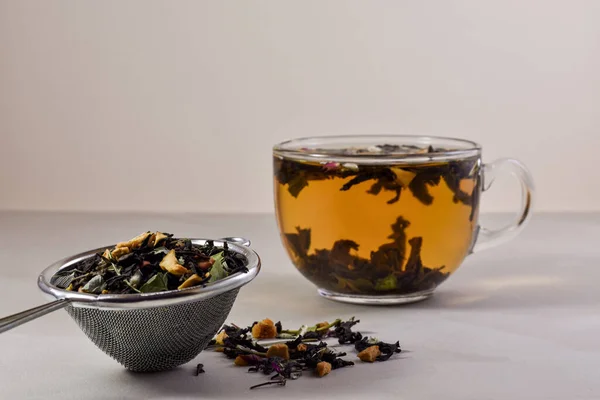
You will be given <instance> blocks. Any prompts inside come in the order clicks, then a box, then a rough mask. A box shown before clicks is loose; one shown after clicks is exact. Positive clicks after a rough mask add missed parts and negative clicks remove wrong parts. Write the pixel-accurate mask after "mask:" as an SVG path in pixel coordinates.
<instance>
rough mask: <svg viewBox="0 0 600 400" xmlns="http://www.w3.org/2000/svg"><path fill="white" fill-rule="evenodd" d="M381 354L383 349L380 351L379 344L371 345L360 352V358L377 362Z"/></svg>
mask: <svg viewBox="0 0 600 400" xmlns="http://www.w3.org/2000/svg"><path fill="white" fill-rule="evenodd" d="M380 354H381V351H379V346H371V347H367V348H366V349H364V350H363V351H361V352H360V353H358V358H360V360H361V361H364V362H371V363H372V362H375V360H376V359H377V357H379V355H380Z"/></svg>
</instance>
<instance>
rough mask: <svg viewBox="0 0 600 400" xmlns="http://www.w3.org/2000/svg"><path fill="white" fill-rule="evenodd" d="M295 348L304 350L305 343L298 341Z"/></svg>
mask: <svg viewBox="0 0 600 400" xmlns="http://www.w3.org/2000/svg"><path fill="white" fill-rule="evenodd" d="M296 350H298V351H306V345H305V344H304V343H300V344H299V345H298V346H296Z"/></svg>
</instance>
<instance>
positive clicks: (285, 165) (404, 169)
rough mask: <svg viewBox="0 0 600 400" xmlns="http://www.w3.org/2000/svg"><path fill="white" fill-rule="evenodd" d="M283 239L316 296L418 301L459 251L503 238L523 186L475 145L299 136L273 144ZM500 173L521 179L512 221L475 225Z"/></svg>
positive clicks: (522, 220) (507, 162)
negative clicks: (483, 199) (483, 157)
mask: <svg viewBox="0 0 600 400" xmlns="http://www.w3.org/2000/svg"><path fill="white" fill-rule="evenodd" d="M273 163H274V164H273V167H274V195H275V211H276V216H277V223H278V227H279V231H280V236H281V240H282V242H283V245H284V247H285V249H286V251H287V253H288V255H289V257H290V259H291V261H292V263H293V264H294V265H295V267H296V268H297V269H298V271H300V273H301V274H302V275H303V276H304V277H306V278H307V279H308V280H310V281H311V282H312V283H314V284H315V285H316V286H317V288H318V292H319V294H321V295H322V296H324V297H326V298H329V299H333V300H339V301H344V302H350V303H360V304H394V303H410V302H415V301H419V300H423V299H426V298H428V297H429V296H431V295H432V293H433V292H434V290H435V289H436V287H437V286H439V285H440V284H441V283H442V282H444V281H445V280H446V279H447V278H448V277H449V276H450V275H451V274H452V273H453V272H454V271H456V270H457V269H458V267H459V266H460V265H461V263H462V262H463V260H464V259H465V257H466V256H468V255H469V254H471V253H473V252H476V251H479V250H482V249H485V248H488V247H491V246H495V245H498V244H500V243H502V242H504V241H505V240H508V239H511V238H513V237H514V236H515V235H517V234H518V233H519V232H520V231H521V230H522V229H523V227H524V226H525V224H526V223H527V221H528V220H529V218H530V216H531V205H532V197H533V183H532V178H531V175H530V173H529V172H528V171H527V169H526V167H525V166H524V165H523V164H521V163H520V162H519V161H517V160H514V159H500V160H497V161H494V162H492V163H490V164H484V163H483V162H482V160H481V146H479V145H478V144H477V143H474V142H471V141H467V140H462V139H451V138H441V137H424V136H407V135H392V136H330V137H312V138H300V139H295V140H290V141H286V142H283V143H279V144H277V145H275V146H274V148H273ZM501 173H508V174H511V175H513V176H515V177H516V178H517V179H518V180H519V182H520V184H521V198H522V202H521V208H520V210H519V211H518V217H517V218H516V220H515V221H514V222H512V223H511V224H509V225H507V226H505V227H504V228H502V229H498V230H489V229H486V228H484V227H482V226H480V225H479V222H478V220H479V203H480V199H481V193H482V192H484V191H486V190H488V189H489V187H490V186H491V184H492V183H493V181H494V179H495V177H496V176H497V175H498V174H501Z"/></svg>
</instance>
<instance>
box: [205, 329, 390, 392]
mask: <svg viewBox="0 0 600 400" xmlns="http://www.w3.org/2000/svg"><path fill="white" fill-rule="evenodd" d="M264 321H267V320H264ZM268 321H270V320H268ZM359 322H360V321H359V320H356V319H354V317H352V318H351V319H349V320H347V321H342V320H341V319H336V320H335V321H333V322H331V323H328V322H321V323H318V324H315V325H313V326H309V327H307V326H305V325H303V326H301V327H300V328H299V329H283V327H281V328H280V329H278V335H277V337H276V340H278V341H279V343H275V344H272V345H271V347H270V348H269V349H267V348H265V347H263V346H261V345H260V344H259V343H258V342H257V340H256V339H257V338H256V337H253V336H252V335H251V334H250V332H251V331H252V327H253V326H254V325H256V324H257V323H259V322H255V323H254V324H252V326H249V327H246V328H240V327H238V326H237V325H234V324H231V325H224V326H223V328H222V329H221V330H220V332H219V333H218V335H217V336H216V337H215V338H214V339H213V340H212V341H211V344H210V346H212V347H214V348H215V350H217V351H221V352H222V353H223V354H224V355H225V356H226V357H228V358H231V359H235V361H234V364H235V365H238V366H248V367H249V369H248V371H249V372H255V373H262V374H265V375H272V376H271V378H270V380H269V381H267V382H264V383H260V384H257V385H254V386H252V387H250V389H256V388H259V387H264V386H272V385H277V386H285V385H286V383H287V381H288V380H296V379H298V378H300V377H301V376H302V374H303V373H304V372H307V371H311V372H312V373H314V374H316V375H318V376H320V377H323V376H325V375H327V374H328V373H329V372H330V371H331V370H337V369H340V368H345V367H350V366H353V365H354V362H353V361H350V360H347V359H344V358H343V357H346V356H347V353H346V352H336V351H334V350H332V349H331V348H330V347H329V345H328V344H327V342H326V340H327V339H328V338H336V339H338V341H339V343H340V344H353V345H354V346H353V347H354V349H355V350H356V352H357V353H358V352H360V351H362V350H363V349H364V348H366V347H369V346H374V345H377V346H379V348H380V351H379V355H378V357H377V361H386V360H388V359H389V358H390V357H391V356H392V355H393V354H395V353H400V352H401V350H400V344H399V342H396V343H395V344H389V343H385V342H381V341H379V340H376V339H370V338H368V337H365V338H363V336H362V335H361V333H360V332H353V331H352V328H353V327H354V326H355V325H356V324H358V323H359ZM278 325H279V326H281V323H279V322H278ZM291 333H294V334H295V335H296V337H295V338H294V339H293V340H289V339H290V334H291ZM311 333H312V334H317V335H318V337H319V338H320V339H322V340H318V341H317V342H315V338H312V337H311V336H313V335H310V334H311ZM281 346H283V348H281ZM365 346H366V347H365ZM275 348H277V349H276V350H277V353H279V354H281V355H282V356H269V355H270V354H271V353H275V352H276V351H274V350H275ZM281 350H285V351H283V352H282V351H281Z"/></svg>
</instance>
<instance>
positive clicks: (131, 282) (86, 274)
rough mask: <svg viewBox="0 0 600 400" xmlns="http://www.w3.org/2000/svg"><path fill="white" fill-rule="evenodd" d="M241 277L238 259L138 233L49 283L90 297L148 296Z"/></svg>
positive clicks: (223, 250) (224, 251)
mask: <svg viewBox="0 0 600 400" xmlns="http://www.w3.org/2000/svg"><path fill="white" fill-rule="evenodd" d="M238 272H247V268H246V258H245V257H244V255H242V254H240V253H237V252H234V251H231V250H229V249H228V248H227V243H225V245H224V246H223V247H219V246H215V245H214V242H212V241H208V242H206V244H204V245H203V246H199V245H195V244H193V243H192V241H191V240H189V239H183V238H174V237H173V235H172V234H169V233H163V232H150V231H148V232H144V233H142V234H140V235H138V236H136V237H135V238H133V239H131V240H129V241H127V242H121V243H118V244H117V245H116V246H115V247H114V248H112V249H106V250H105V251H104V252H102V253H98V254H96V255H94V256H93V257H90V258H89V259H86V260H84V261H81V262H79V263H76V264H74V265H73V266H71V267H70V268H68V269H65V270H61V271H59V272H57V273H56V274H55V275H54V276H53V278H52V283H53V284H54V285H56V286H57V287H60V288H62V289H66V290H69V291H79V292H83V293H91V294H107V293H117V294H131V293H152V292H162V291H166V290H176V289H185V288H187V287H192V286H198V285H205V284H207V283H210V282H214V281H217V280H219V279H223V278H225V277H227V276H229V275H232V274H235V273H238Z"/></svg>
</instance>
